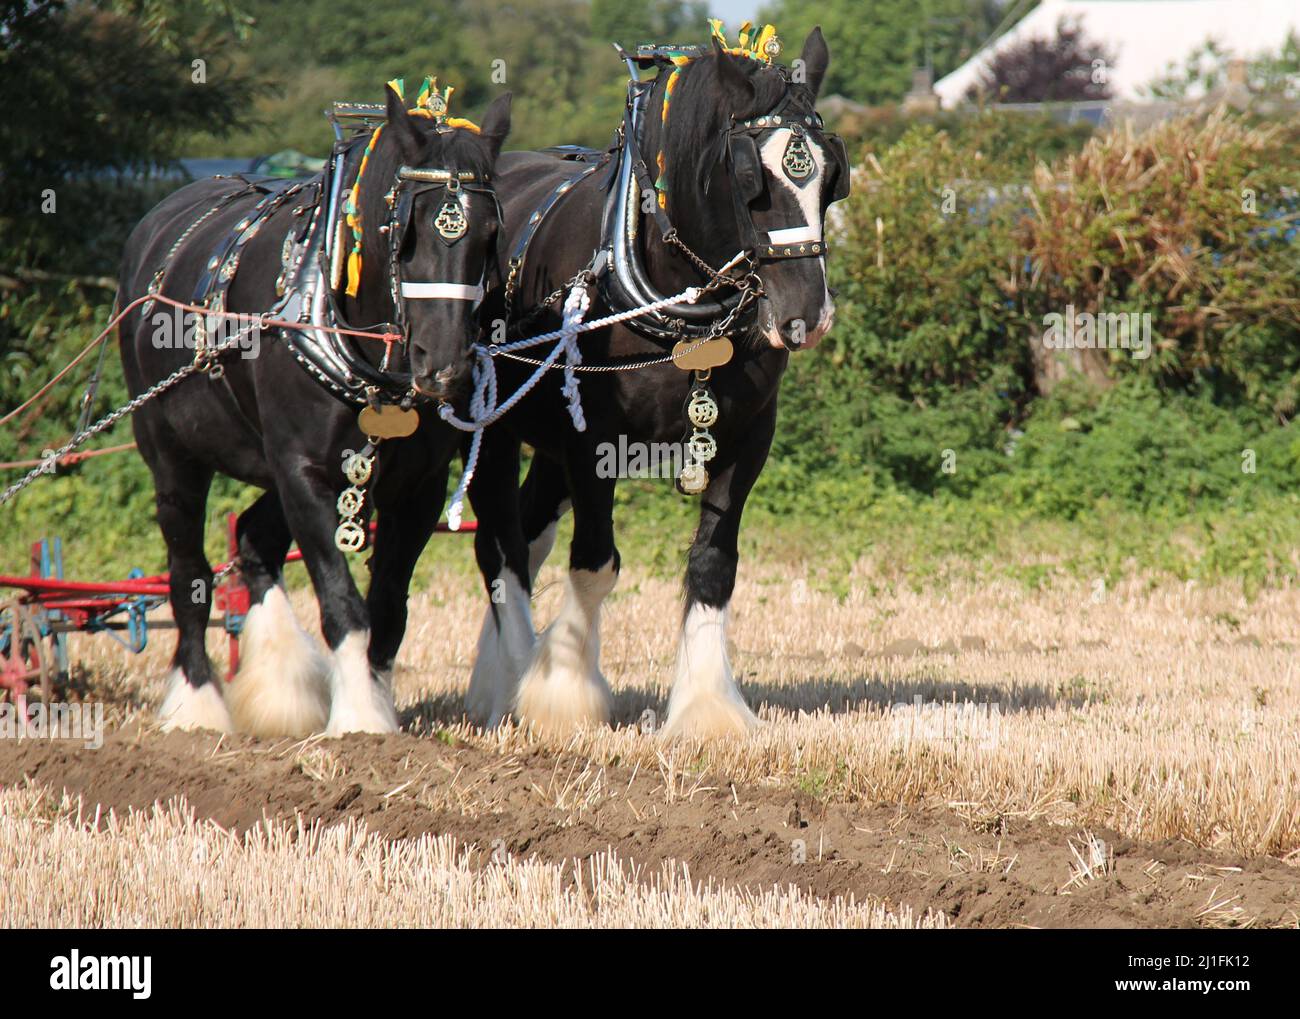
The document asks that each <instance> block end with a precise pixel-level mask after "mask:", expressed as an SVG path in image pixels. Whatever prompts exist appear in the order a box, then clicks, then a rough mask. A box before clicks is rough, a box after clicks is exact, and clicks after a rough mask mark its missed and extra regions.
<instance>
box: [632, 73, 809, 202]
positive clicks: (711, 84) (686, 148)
mask: <svg viewBox="0 0 1300 1019" xmlns="http://www.w3.org/2000/svg"><path fill="white" fill-rule="evenodd" d="M720 60H726V61H729V62H730V64H731V65H732V67H733V68H737V69H739V70H740V71H741V72H742V73H743V74H745V75H746V77H747V78H748V79H749V82H750V83H751V84H752V85H753V88H754V91H753V99H752V101H749V102H747V103H745V104H744V106H743V108H742V107H739V106H738V107H735V108H731V107H730V103H731V102H732V97H731V96H730V95H729V92H728V89H727V87H726V85H725V84H724V83H723V81H722V80H721V77H720V75H719V70H720V66H719V61H720ZM680 71H681V74H680V78H679V80H678V82H677V84H676V85H675V86H674V87H673V92H672V97H671V102H670V103H669V112H668V120H667V123H663V122H662V119H661V118H662V110H663V99H664V92H665V90H666V88H667V80H668V78H669V76H670V74H671V72H669V73H665V74H662V75H660V81H659V83H657V84H656V86H655V93H656V98H657V102H655V103H653V104H651V110H652V111H653V112H652V114H651V116H652V119H653V120H654V121H655V122H656V123H657V124H658V125H660V126H661V131H662V133H661V134H660V135H659V141H658V142H657V144H655V145H653V146H647V158H648V159H653V158H654V155H653V153H654V152H655V151H656V150H662V152H663V154H664V164H665V166H666V168H667V195H668V201H669V203H670V205H671V204H672V203H673V202H674V198H676V199H677V200H678V201H680V200H681V199H683V198H684V197H686V196H685V195H684V194H683V193H682V191H681V188H683V187H684V186H687V185H689V186H690V188H691V191H690V193H691V194H696V193H697V191H696V189H697V188H699V187H703V188H705V189H707V187H708V181H709V178H710V177H711V175H712V174H713V170H714V168H715V167H716V166H717V165H718V162H719V160H721V159H722V156H723V153H724V151H725V147H726V146H725V132H726V129H727V128H728V126H729V122H730V119H731V118H732V117H733V116H734V117H735V118H736V119H737V120H748V119H750V118H751V117H757V116H761V115H762V114H764V113H767V112H768V111H769V110H771V109H772V107H774V106H775V105H776V104H777V102H779V101H780V99H781V96H782V95H783V94H784V93H785V91H786V89H787V88H788V87H789V86H788V84H787V82H786V79H785V78H784V77H783V76H782V74H781V71H780V69H779V68H777V67H776V66H774V65H771V64H767V63H764V62H762V61H759V60H752V59H750V58H748V57H742V56H735V55H733V54H730V53H721V54H719V53H717V52H716V51H715V52H714V53H713V54H712V55H710V56H707V57H697V58H696V59H694V60H691V61H690V62H689V63H686V64H684V65H682V67H681V68H680ZM652 172H653V170H652ZM674 192H676V194H675V195H674Z"/></svg>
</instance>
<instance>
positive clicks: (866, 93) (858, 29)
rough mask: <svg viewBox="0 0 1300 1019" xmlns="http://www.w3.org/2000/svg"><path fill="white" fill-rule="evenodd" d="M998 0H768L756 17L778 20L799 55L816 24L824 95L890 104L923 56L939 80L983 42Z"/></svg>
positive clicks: (996, 12) (905, 86) (999, 12)
mask: <svg viewBox="0 0 1300 1019" xmlns="http://www.w3.org/2000/svg"><path fill="white" fill-rule="evenodd" d="M1001 16H1002V10H1001V7H1000V6H999V5H998V3H997V2H995V0H871V2H870V3H864V2H863V0H771V2H770V3H769V5H768V6H766V7H764V8H763V9H762V11H761V12H760V16H759V19H758V20H760V21H770V22H771V23H772V24H774V25H776V27H777V29H778V30H779V32H780V34H781V38H782V39H783V40H784V41H785V43H786V46H787V47H789V48H793V49H794V50H795V51H796V52H795V53H794V54H790V53H787V56H795V55H797V50H798V47H799V45H800V44H801V43H802V42H803V39H804V36H806V35H807V34H808V32H809V30H811V29H812V27H813V26H814V25H821V27H822V33H823V34H824V35H825V36H826V42H827V44H828V45H829V46H830V50H831V66H830V70H829V71H828V73H827V75H826V81H825V84H824V85H823V87H822V94H823V95H834V94H839V95H843V96H846V97H848V98H849V99H855V100H858V101H860V102H866V103H885V102H894V101H897V100H899V99H901V98H902V97H903V95H904V94H905V93H906V92H907V90H908V88H909V87H910V86H911V83H912V71H913V69H914V68H917V67H922V66H924V65H925V64H926V61H927V58H928V59H929V61H930V63H931V66H932V67H933V70H934V76H935V78H936V79H937V78H939V77H941V76H943V75H945V74H947V73H948V72H949V71H951V70H953V69H954V68H956V67H957V66H958V65H959V64H961V63H962V62H963V61H964V60H966V59H967V58H969V57H970V56H971V54H973V53H975V52H976V51H977V50H978V49H979V48H980V47H981V46H982V45H984V43H985V42H986V41H987V40H988V38H989V35H990V33H991V32H993V31H994V29H995V28H996V27H997V26H998V23H999V22H1000V21H1001Z"/></svg>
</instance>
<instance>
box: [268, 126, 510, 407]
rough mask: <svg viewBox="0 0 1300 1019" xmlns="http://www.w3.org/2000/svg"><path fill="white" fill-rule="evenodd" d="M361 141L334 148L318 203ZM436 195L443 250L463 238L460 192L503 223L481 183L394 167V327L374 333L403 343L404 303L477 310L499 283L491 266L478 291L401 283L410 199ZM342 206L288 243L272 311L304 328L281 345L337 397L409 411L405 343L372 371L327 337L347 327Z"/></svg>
mask: <svg viewBox="0 0 1300 1019" xmlns="http://www.w3.org/2000/svg"><path fill="white" fill-rule="evenodd" d="M359 141H360V138H354V139H351V140H349V141H348V142H345V143H342V144H340V145H338V146H336V149H335V152H334V154H333V155H332V157H331V162H330V166H329V168H328V170H327V174H328V176H329V178H330V182H329V184H322V188H321V191H320V194H321V195H333V196H336V197H337V195H338V193H339V190H340V186H341V184H342V180H343V178H344V176H345V175H347V171H348V162H349V159H350V157H351V156H352V155H353V153H354V152H355V151H356V150H357V149H358V148H359V147H360V146H359V145H358V142H359ZM336 181H337V184H336ZM433 190H442V191H444V192H445V196H444V197H445V200H444V202H443V203H442V205H441V206H440V208H439V210H438V213H437V215H436V216H434V218H433V221H432V224H431V225H432V227H433V229H435V230H436V231H437V232H438V236H439V237H440V238H441V239H442V241H443V242H444V243H446V244H448V245H451V244H455V243H456V242H457V241H458V240H459V239H460V238H461V237H462V236H463V235H464V233H465V231H466V224H465V221H464V210H463V206H462V205H461V202H460V192H462V191H465V192H473V193H482V194H485V195H489V196H490V197H491V199H492V203H493V208H494V210H495V214H496V215H497V217H498V220H499V219H500V216H501V210H500V203H499V202H498V201H497V197H496V192H495V190H494V189H493V188H492V186H491V181H490V178H489V177H487V176H486V175H483V176H481V177H480V176H479V175H476V174H473V173H468V172H459V173H452V172H450V171H448V170H446V169H443V168H436V167H434V168H431V167H410V166H402V167H399V168H398V170H397V172H396V174H395V175H394V180H393V183H392V186H391V188H390V189H389V191H388V193H387V195H386V196H385V200H386V204H387V205H388V208H389V217H388V219H387V221H386V222H385V223H384V224H383V225H381V226H380V227H379V231H380V233H381V234H382V235H384V236H386V237H387V238H388V258H389V262H388V268H389V296H390V299H391V301H392V306H393V308H394V314H395V316H396V317H397V319H398V322H397V323H396V324H395V325H394V324H389V323H380V324H379V325H378V326H377V327H372V328H377V329H379V330H381V331H384V332H397V333H401V334H403V335H404V334H405V325H406V322H405V302H406V301H408V300H425V299H438V300H448V299H450V300H469V301H473V302H474V303H475V304H477V303H478V302H480V301H481V300H482V298H483V293H484V288H485V284H489V283H492V282H495V280H496V279H498V278H499V275H500V270H499V267H498V265H497V262H496V260H495V259H491V260H489V263H488V265H487V267H486V272H485V274H484V279H481V280H480V281H479V282H478V283H477V284H475V283H463V282H457V283H453V282H446V281H418V280H403V279H402V278H401V272H400V254H401V250H402V243H403V239H404V237H405V234H406V231H407V230H408V229H409V227H410V223H411V219H412V214H413V208H414V202H415V198H416V197H417V196H418V195H419V194H422V193H425V192H428V191H433ZM340 204H341V203H339V202H338V201H337V200H336V199H335V200H331V201H330V202H325V201H319V202H318V203H317V204H316V206H315V207H314V208H313V209H312V212H311V218H310V222H309V224H308V226H307V228H306V229H305V230H304V231H303V234H302V236H301V237H300V238H299V239H298V240H297V241H294V240H293V238H292V235H290V237H288V238H286V239H285V245H284V251H283V259H284V271H283V273H282V276H281V278H282V280H283V281H284V290H283V293H284V296H283V299H282V300H281V302H280V303H279V304H278V305H277V307H276V314H277V315H278V316H279V317H281V318H287V319H290V320H292V321H297V322H301V323H302V324H303V328H302V329H296V330H285V331H284V334H283V335H284V338H285V343H286V345H287V346H288V347H289V349H290V351H291V352H292V353H293V355H294V357H295V359H297V361H298V363H299V364H300V365H302V367H303V368H304V369H306V371H307V372H308V373H309V374H310V375H311V376H312V377H313V378H315V379H316V380H317V381H318V382H320V383H321V385H323V386H325V387H326V388H327V389H329V390H330V391H331V392H333V393H335V394H336V395H337V396H340V397H342V398H343V399H345V400H348V401H349V402H351V403H354V404H358V405H360V404H371V405H374V404H376V403H388V404H400V405H402V406H409V405H410V404H411V403H412V402H413V400H414V395H413V392H412V388H411V371H410V367H409V362H408V359H407V354H406V349H405V344H404V343H403V344H402V347H401V350H400V353H398V354H397V357H396V359H395V358H394V356H393V355H394V351H393V349H392V346H391V345H390V346H389V348H388V349H387V350H386V351H385V353H384V359H383V361H382V363H381V364H380V365H379V366H375V365H374V364H372V363H371V362H370V361H369V360H367V359H366V358H364V357H362V356H361V355H360V354H359V353H358V352H357V350H356V349H355V347H354V345H353V343H352V341H351V340H349V339H348V338H347V337H345V336H341V335H339V334H337V333H334V332H330V331H329V328H332V327H336V326H340V325H346V322H345V320H344V317H343V313H342V311H341V309H340V308H339V305H338V300H337V298H336V295H335V288H334V285H333V282H332V281H333V280H334V278H335V268H334V267H335V265H336V264H338V263H339V260H340V259H341V251H340V250H339V247H340V242H339V239H338V234H339V232H340V230H341V225H342V216H343V212H342V210H341V208H340ZM313 327H316V328H313ZM320 327H327V328H320Z"/></svg>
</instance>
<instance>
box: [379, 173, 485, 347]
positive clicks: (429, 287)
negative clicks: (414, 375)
mask: <svg viewBox="0 0 1300 1019" xmlns="http://www.w3.org/2000/svg"><path fill="white" fill-rule="evenodd" d="M436 191H440V192H443V193H444V200H443V202H442V203H441V205H440V206H439V207H438V212H437V213H436V214H435V215H434V216H433V217H432V219H431V220H430V223H429V229H431V230H432V231H434V235H435V236H437V237H438V238H439V239H440V240H441V241H442V243H443V244H444V245H446V246H447V248H449V249H450V248H451V247H453V246H454V245H455V244H456V243H457V242H459V241H460V240H461V238H462V237H464V236H466V235H467V234H468V233H469V209H468V204H467V202H466V201H465V196H467V195H469V194H477V195H483V196H485V197H487V198H490V199H491V201H492V208H493V211H494V214H495V216H496V218H497V226H498V236H500V233H501V224H502V222H503V219H502V213H501V203H500V201H499V200H498V199H497V195H496V190H495V189H494V188H493V186H492V182H491V178H490V176H489V175H487V174H482V175H480V174H476V173H472V172H470V171H468V170H462V171H459V172H452V171H451V170H447V169H443V168H434V167H413V166H401V167H399V168H398V170H397V173H396V175H395V177H394V181H393V186H392V188H391V189H390V190H389V192H388V194H387V195H385V198H384V200H385V203H386V204H387V205H388V208H389V217H388V221H387V222H386V223H385V224H384V225H383V226H382V227H380V232H381V233H384V234H387V236H388V264H389V288H390V294H391V296H392V301H393V308H394V314H395V315H396V316H397V322H396V323H395V324H396V326H397V331H398V332H400V333H401V334H402V336H403V337H404V339H403V342H406V339H407V338H409V337H408V322H407V315H406V302H407V301H410V300H455V301H470V302H472V304H473V307H474V308H478V306H479V305H480V304H481V303H482V301H483V295H484V293H485V292H486V289H487V288H488V287H490V286H494V285H495V284H496V283H498V282H499V281H500V273H501V270H500V264H499V257H493V258H489V259H488V260H487V263H486V264H485V265H484V267H483V272H482V273H481V274H480V275H479V278H478V279H477V280H404V279H403V278H402V265H401V254H402V246H403V244H404V243H405V240H406V233H407V230H408V229H410V225H411V218H412V215H413V212H414V207H415V200H416V198H418V197H419V196H421V195H425V194H429V193H432V192H436Z"/></svg>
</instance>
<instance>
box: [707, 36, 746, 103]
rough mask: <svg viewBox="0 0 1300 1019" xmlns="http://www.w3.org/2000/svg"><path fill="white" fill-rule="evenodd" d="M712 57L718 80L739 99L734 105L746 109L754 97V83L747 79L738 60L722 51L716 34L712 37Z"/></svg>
mask: <svg viewBox="0 0 1300 1019" xmlns="http://www.w3.org/2000/svg"><path fill="white" fill-rule="evenodd" d="M713 59H714V60H715V61H717V65H718V81H719V82H720V83H721V84H722V87H723V88H725V89H726V90H727V91H728V92H733V93H735V95H736V98H737V99H738V100H739V101H738V102H737V103H736V104H735V105H736V108H737V109H741V110H747V109H749V104H750V103H751V102H753V99H754V83H753V82H752V81H750V80H749V75H747V74H746V73H745V72H744V70H743V69H742V68H741V66H740V62H739V61H737V60H733V59H731V57H730V56H728V55H727V54H726V53H725V52H723V49H722V44H721V43H720V42H718V39H717V36H714V38H713Z"/></svg>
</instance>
